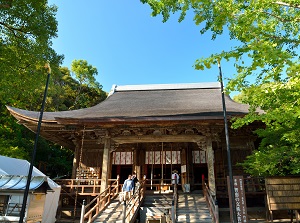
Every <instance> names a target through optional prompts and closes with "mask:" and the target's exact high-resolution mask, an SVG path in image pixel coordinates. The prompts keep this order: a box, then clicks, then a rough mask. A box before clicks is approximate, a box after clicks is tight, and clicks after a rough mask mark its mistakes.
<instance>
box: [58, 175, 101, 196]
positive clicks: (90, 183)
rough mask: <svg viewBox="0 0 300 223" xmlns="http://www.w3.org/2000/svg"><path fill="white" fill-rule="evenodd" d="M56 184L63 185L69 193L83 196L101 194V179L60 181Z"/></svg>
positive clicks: (64, 189)
mask: <svg viewBox="0 0 300 223" xmlns="http://www.w3.org/2000/svg"><path fill="white" fill-rule="evenodd" d="M55 182H56V183H57V184H59V185H61V187H62V190H63V191H66V192H67V193H73V192H78V194H81V195H93V194H99V193H100V189H101V179H93V178H91V179H58V180H55Z"/></svg>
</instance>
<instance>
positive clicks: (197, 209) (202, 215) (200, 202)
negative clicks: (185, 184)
mask: <svg viewBox="0 0 300 223" xmlns="http://www.w3.org/2000/svg"><path fill="white" fill-rule="evenodd" d="M177 222H199V223H208V222H209V223H211V222H212V218H211V216H210V213H209V210H208V208H207V205H206V201H205V198H204V197H203V195H202V194H201V193H199V194H179V197H178V206H177Z"/></svg>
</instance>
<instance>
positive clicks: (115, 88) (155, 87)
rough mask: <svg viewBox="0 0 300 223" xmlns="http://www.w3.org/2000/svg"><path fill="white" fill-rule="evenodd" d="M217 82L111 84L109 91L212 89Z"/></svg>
mask: <svg viewBox="0 0 300 223" xmlns="http://www.w3.org/2000/svg"><path fill="white" fill-rule="evenodd" d="M220 87H221V86H220V83H219V82H203V83H178V84H143V85H122V86H117V85H113V87H112V90H111V92H110V94H111V93H113V92H117V91H155V90H178V89H205V88H206V89H214V88H220Z"/></svg>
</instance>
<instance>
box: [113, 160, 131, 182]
mask: <svg viewBox="0 0 300 223" xmlns="http://www.w3.org/2000/svg"><path fill="white" fill-rule="evenodd" d="M130 174H132V165H112V171H111V178H112V179H116V178H117V176H118V175H119V176H120V183H121V184H123V182H124V181H125V180H126V179H127V178H128V175H130Z"/></svg>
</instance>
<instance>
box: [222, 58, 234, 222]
mask: <svg viewBox="0 0 300 223" xmlns="http://www.w3.org/2000/svg"><path fill="white" fill-rule="evenodd" d="M218 67H219V73H220V76H219V78H220V84H221V93H222V105H223V114H224V124H225V138H226V148H227V162H228V173H229V183H230V185H229V187H230V191H231V207H232V215H233V216H232V221H233V223H236V222H237V216H236V207H235V203H234V188H233V177H232V167H231V156H230V143H229V133H228V125H227V113H226V104H225V95H224V86H223V76H222V70H221V64H220V61H218Z"/></svg>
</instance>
